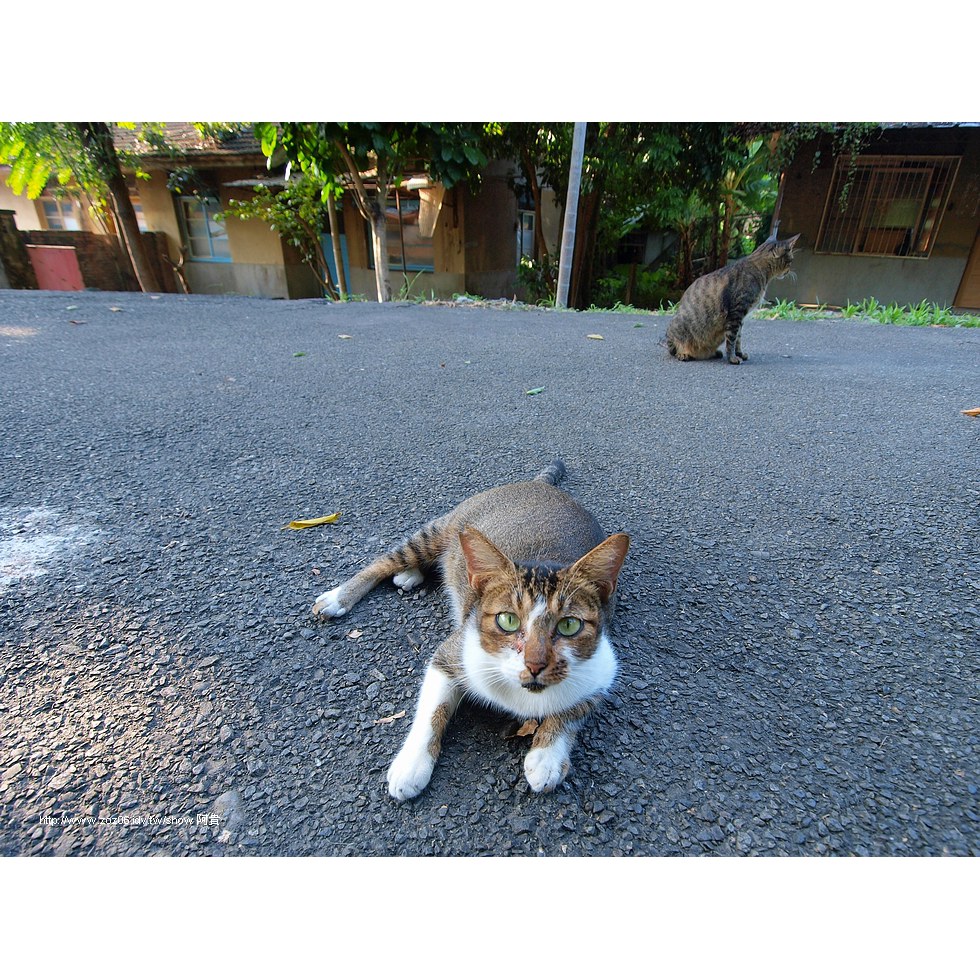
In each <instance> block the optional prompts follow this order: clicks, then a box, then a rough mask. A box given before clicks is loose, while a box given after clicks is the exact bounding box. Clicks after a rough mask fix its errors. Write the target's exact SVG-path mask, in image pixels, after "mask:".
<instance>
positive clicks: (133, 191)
mask: <svg viewBox="0 0 980 980" xmlns="http://www.w3.org/2000/svg"><path fill="white" fill-rule="evenodd" d="M126 186H127V187H128V188H129V199H130V201H131V202H132V204H133V210H134V211H135V212H136V224H137V225H139V229H140V231H149V228H148V227H147V224H146V215H144V214H143V202H142V201H141V200H140V192H139V184H138V183H137V181H136V178H135V177H131V178H130V179H129V180H127V181H126Z"/></svg>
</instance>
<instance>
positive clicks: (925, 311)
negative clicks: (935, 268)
mask: <svg viewBox="0 0 980 980" xmlns="http://www.w3.org/2000/svg"><path fill="white" fill-rule="evenodd" d="M759 315H760V316H761V317H764V318H766V319H770V320H815V319H826V318H827V317H831V316H838V315H839V316H841V317H843V318H844V319H845V320H852V319H853V320H872V321H874V322H876V323H891V324H901V325H905V326H929V327H980V316H978V315H976V314H969V313H953V311H952V310H950V309H949V307H946V306H939V305H938V304H937V303H930V302H929V301H928V300H922V301H921V302H919V303H915V304H910V305H905V306H902V305H900V304H899V303H888V304H887V305H886V304H883V303H879V302H878V300H876V299H875V298H874V297H873V296H872V297H870V298H869V299H865V300H862V301H861V302H860V303H851V302H848V303H847V304H846V305H844V306H843V307H841V309H840V310H839V311H836V312H835V311H832V310H828V309H827V307H826V306H823V305H821V306H819V307H817V308H816V309H812V308H809V307H806V308H804V307H798V306H796V304H795V303H793V302H792V301H791V300H780V301H779V302H777V303H775V304H774V305H773V306H771V307H768V308H767V309H765V310H764V311H760V314H759Z"/></svg>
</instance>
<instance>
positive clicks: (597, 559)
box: [569, 534, 630, 602]
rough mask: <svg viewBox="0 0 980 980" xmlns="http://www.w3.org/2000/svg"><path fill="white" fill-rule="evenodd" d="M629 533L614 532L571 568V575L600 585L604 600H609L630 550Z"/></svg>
mask: <svg viewBox="0 0 980 980" xmlns="http://www.w3.org/2000/svg"><path fill="white" fill-rule="evenodd" d="M629 546H630V539H629V535H628V534H613V535H610V536H609V537H608V538H606V540H605V541H603V542H602V544H599V545H596V546H595V547H594V548H593V549H592V550H591V551H590V552H589V553H588V554H586V555H583V556H582V557H581V558H579V560H578V561H577V562H575V564H574V565H572V566H571V568H570V569H569V575H581V576H583V577H584V578H587V579H588V580H589V581H591V582H594V583H595V584H596V585H597V586H598V587H599V594H600V596H601V597H602V601H603V602H608V601H609V598H610V596H611V595H612V594H613V593H614V592H615V591H616V581H617V580H618V578H619V570H620V569H621V568H622V567H623V561H624V560H625V559H626V552H627V551H628V550H629Z"/></svg>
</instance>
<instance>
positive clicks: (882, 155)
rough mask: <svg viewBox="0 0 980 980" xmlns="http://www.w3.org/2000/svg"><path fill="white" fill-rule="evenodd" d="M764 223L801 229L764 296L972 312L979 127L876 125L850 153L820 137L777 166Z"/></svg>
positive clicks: (979, 206) (978, 270)
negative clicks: (790, 259)
mask: <svg viewBox="0 0 980 980" xmlns="http://www.w3.org/2000/svg"><path fill="white" fill-rule="evenodd" d="M774 220H778V222H779V237H781V238H785V237H787V236H789V235H795V234H801V235H802V238H801V248H800V249H799V251H798V254H797V258H796V260H795V261H794V263H793V267H794V271H795V273H796V276H795V278H790V277H787V278H785V279H782V280H778V281H776V282H773V283H772V284H771V286H770V287H769V289H768V291H767V293H768V297H769V299H771V300H778V299H784V300H792V301H794V302H796V303H798V304H804V303H812V304H820V303H825V304H827V305H830V306H845V305H846V304H848V303H859V302H861V301H862V300H865V299H870V298H874V299H876V300H878V302H880V303H883V304H886V305H887V304H891V303H897V304H899V305H902V306H904V305H915V304H917V303H920V302H921V301H923V300H927V301H928V302H931V303H936V304H938V305H939V306H942V307H952V308H957V309H978V308H980V124H978V123H894V124H884V125H883V126H882V127H881V129H880V131H879V132H878V134H877V135H875V136H873V137H872V139H871V141H870V143H869V144H868V145H867V146H865V147H864V148H863V149H862V150H861V152H860V155H858V156H857V157H855V158H853V159H849V158H845V157H836V158H835V157H834V155H833V152H832V140H831V138H830V137H829V136H823V137H821V138H820V139H818V140H815V141H812V142H810V143H806V144H803V145H802V146H801V147H800V148H799V150H798V152H797V153H796V154H795V157H794V160H793V161H792V163H791V165H790V166H789V167H788V168H787V170H786V172H785V174H784V176H783V181H782V187H781V191H780V200H779V203H778V204H777V213H776V215H775V216H774Z"/></svg>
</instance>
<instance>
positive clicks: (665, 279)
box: [592, 265, 682, 310]
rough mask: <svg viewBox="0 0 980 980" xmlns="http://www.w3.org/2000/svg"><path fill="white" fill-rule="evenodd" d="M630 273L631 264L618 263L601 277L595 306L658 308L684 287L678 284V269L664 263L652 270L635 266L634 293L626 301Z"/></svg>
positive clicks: (674, 297)
mask: <svg viewBox="0 0 980 980" xmlns="http://www.w3.org/2000/svg"><path fill="white" fill-rule="evenodd" d="M630 272H631V270H630V267H629V266H623V265H619V266H615V267H614V268H613V269H611V270H610V272H609V273H608V274H607V275H605V276H602V277H601V278H599V279H598V280H597V281H596V288H595V291H594V297H593V304H592V305H593V306H594V307H595V308H598V309H614V308H629V309H643V310H657V309H662V308H663V307H664V305H665V304H670V303H675V302H677V300H679V299H680V296H681V293H682V290H681V289H679V288H678V286H677V275H676V272H675V270H674V269H673V268H670V267H669V266H661V267H660V268H659V269H656V270H654V271H652V272H651V271H648V270H646V269H636V270H635V271H634V272H633V277H634V281H633V287H632V296H631V297H630V298H629V299H628V300H627V293H628V292H629V291H630V290H629V282H630Z"/></svg>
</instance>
